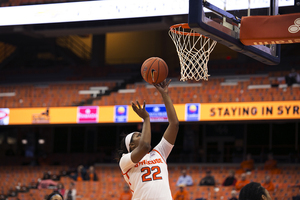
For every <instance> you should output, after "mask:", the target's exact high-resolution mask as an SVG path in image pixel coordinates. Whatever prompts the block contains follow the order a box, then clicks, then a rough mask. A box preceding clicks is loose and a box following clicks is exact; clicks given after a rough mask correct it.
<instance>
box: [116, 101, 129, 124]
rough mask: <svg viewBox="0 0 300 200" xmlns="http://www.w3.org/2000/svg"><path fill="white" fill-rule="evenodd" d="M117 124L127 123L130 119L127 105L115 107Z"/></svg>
mask: <svg viewBox="0 0 300 200" xmlns="http://www.w3.org/2000/svg"><path fill="white" fill-rule="evenodd" d="M114 113H115V117H114V119H115V122H127V118H128V106H127V105H118V106H115V111H114Z"/></svg>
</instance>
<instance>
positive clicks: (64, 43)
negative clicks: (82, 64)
mask: <svg viewBox="0 0 300 200" xmlns="http://www.w3.org/2000/svg"><path fill="white" fill-rule="evenodd" d="M56 43H57V44H58V45H59V46H61V47H64V48H68V49H70V50H71V51H72V52H73V53H75V54H76V55H77V56H78V57H80V58H82V59H83V60H89V59H90V58H91V48H90V47H89V46H88V45H86V44H85V43H84V42H82V41H81V40H80V38H79V36H77V35H73V36H63V37H59V38H57V40H56Z"/></svg>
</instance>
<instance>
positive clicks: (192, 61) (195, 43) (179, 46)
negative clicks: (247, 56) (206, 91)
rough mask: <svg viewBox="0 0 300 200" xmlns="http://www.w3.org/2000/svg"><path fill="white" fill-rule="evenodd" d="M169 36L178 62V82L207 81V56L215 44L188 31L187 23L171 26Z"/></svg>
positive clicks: (192, 31)
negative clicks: (174, 47)
mask: <svg viewBox="0 0 300 200" xmlns="http://www.w3.org/2000/svg"><path fill="white" fill-rule="evenodd" d="M169 35H170V37H171V39H172V40H173V42H174V44H175V46H176V50H177V53H178V57H179V61H180V67H181V72H180V73H181V78H180V81H187V80H188V79H190V80H193V79H194V80H196V81H199V80H201V79H204V80H206V81H207V80H208V77H209V74H208V68H207V63H208V61H209V55H210V53H211V52H212V51H213V50H214V48H215V46H216V44H217V42H216V41H214V40H212V39H210V38H208V37H205V36H203V35H201V34H200V33H197V32H195V31H194V30H192V29H190V27H189V25H188V24H187V23H184V24H175V25H173V26H171V27H170V31H169Z"/></svg>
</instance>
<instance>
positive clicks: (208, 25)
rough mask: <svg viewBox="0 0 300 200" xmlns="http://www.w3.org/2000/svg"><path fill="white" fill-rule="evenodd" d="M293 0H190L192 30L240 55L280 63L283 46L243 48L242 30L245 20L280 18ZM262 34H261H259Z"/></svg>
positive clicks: (265, 62) (270, 62)
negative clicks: (246, 18)
mask: <svg viewBox="0 0 300 200" xmlns="http://www.w3.org/2000/svg"><path fill="white" fill-rule="evenodd" d="M293 3H294V1H292V0H285V1H282V0H269V1H266V0H255V1H253V0H189V17H188V24H189V27H190V28H192V29H193V30H195V31H196V32H198V33H201V34H202V35H204V36H206V37H209V38H211V39H213V40H215V41H217V42H219V43H221V44H223V45H225V46H227V47H229V48H231V49H233V50H235V51H237V52H240V53H242V54H245V55H247V56H249V57H251V58H253V59H255V60H258V61H260V62H262V63H264V64H268V65H277V64H279V63H280V44H268V45H251V46H246V45H243V44H242V43H241V41H240V26H241V18H242V17H243V16H250V15H251V16H253V15H277V14H278V7H279V6H290V5H293ZM257 31H258V32H259V30H257Z"/></svg>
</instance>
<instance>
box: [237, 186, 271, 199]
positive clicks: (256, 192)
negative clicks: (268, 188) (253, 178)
mask: <svg viewBox="0 0 300 200" xmlns="http://www.w3.org/2000/svg"><path fill="white" fill-rule="evenodd" d="M262 195H265V196H267V195H266V192H265V188H264V187H263V186H261V184H260V183H256V182H251V183H248V184H247V185H245V186H244V187H243V188H242V189H241V191H240V194H239V200H261V199H262Z"/></svg>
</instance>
